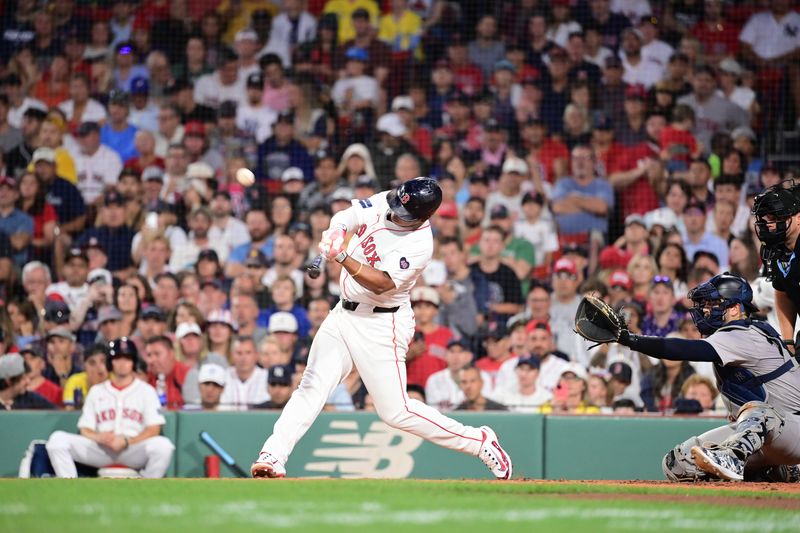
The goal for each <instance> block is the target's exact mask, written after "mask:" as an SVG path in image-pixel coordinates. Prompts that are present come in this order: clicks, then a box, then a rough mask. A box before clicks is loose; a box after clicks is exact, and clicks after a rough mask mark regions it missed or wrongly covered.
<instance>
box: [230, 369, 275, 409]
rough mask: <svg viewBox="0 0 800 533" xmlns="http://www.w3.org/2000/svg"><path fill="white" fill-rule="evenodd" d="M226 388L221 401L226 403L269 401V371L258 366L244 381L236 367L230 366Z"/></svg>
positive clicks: (254, 403) (252, 403)
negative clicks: (237, 372)
mask: <svg viewBox="0 0 800 533" xmlns="http://www.w3.org/2000/svg"><path fill="white" fill-rule="evenodd" d="M226 372H227V374H228V377H227V381H226V382H225V389H224V390H223V391H222V396H220V399H219V403H221V404H225V405H240V406H241V405H256V404H259V403H264V402H267V401H269V392H267V371H266V370H264V369H263V368H261V367H256V368H255V369H254V370H253V373H252V374H251V375H250V377H249V378H247V379H246V380H244V381H242V380H241V379H239V376H237V375H236V369H235V368H233V367H228V369H227V370H226Z"/></svg>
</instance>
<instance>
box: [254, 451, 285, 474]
mask: <svg viewBox="0 0 800 533" xmlns="http://www.w3.org/2000/svg"><path fill="white" fill-rule="evenodd" d="M250 475H251V476H253V477H254V478H278V477H286V467H284V466H283V464H282V463H281V462H280V461H278V459H276V458H275V456H274V455H272V454H271V453H269V452H261V453H260V454H258V459H256V462H255V463H253V465H252V466H251V467H250Z"/></svg>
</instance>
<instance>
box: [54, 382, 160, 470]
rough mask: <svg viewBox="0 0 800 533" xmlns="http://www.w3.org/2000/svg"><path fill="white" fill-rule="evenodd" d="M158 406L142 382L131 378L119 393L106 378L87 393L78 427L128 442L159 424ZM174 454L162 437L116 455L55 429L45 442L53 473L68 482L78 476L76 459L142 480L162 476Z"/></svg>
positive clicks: (154, 394)
mask: <svg viewBox="0 0 800 533" xmlns="http://www.w3.org/2000/svg"><path fill="white" fill-rule="evenodd" d="M160 408H161V403H160V402H159V400H158V395H157V394H156V391H155V389H154V388H153V387H151V386H150V385H148V384H147V383H145V382H143V381H140V380H138V379H135V380H133V383H131V384H130V385H128V386H127V387H125V388H124V389H118V388H116V387H115V386H114V385H113V384H112V383H111V380H106V381H105V382H103V383H100V384H98V385H95V386H94V387H92V388H91V389H90V390H89V394H87V395H86V402H85V403H84V406H83V411H82V412H81V417H80V419H79V420H78V428H79V429H81V428H86V429H90V430H93V431H97V432H99V433H105V432H113V433H115V434H116V435H120V436H123V437H127V438H132V437H135V436H137V435H139V434H140V433H141V432H142V431H144V429H145V428H147V427H149V426H163V425H164V423H165V422H166V421H165V419H164V416H163V415H162V414H161V413H160V411H159V409H160ZM174 450H175V446H174V445H173V444H172V442H170V440H169V439H168V438H166V437H163V436H156V437H151V438H149V439H146V440H143V441H141V442H137V443H135V444H131V445H130V446H129V447H128V448H127V449H125V450H122V451H120V452H114V451H112V450H111V449H110V448H107V447H105V446H101V445H100V444H98V443H97V442H95V441H93V440H92V439H89V438H87V437H84V436H83V435H75V434H73V433H67V432H65V431H56V432H55V433H53V434H52V435H51V436H50V438H49V439H48V441H47V453H48V455H49V456H50V462H51V463H52V465H53V469H54V470H55V472H56V475H57V476H58V477H68V478H72V477H77V475H78V473H77V471H76V469H75V462H76V461H77V462H79V463H83V464H86V465H89V466H94V467H98V468H100V467H103V466H109V465H112V464H113V465H125V466H128V467H130V468H133V469H135V470H139V471H140V473H141V475H142V476H143V477H148V478H160V477H164V473H165V472H166V471H167V468H168V467H169V462H170V460H171V458H172V452H173V451H174Z"/></svg>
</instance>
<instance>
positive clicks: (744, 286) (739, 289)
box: [689, 272, 758, 335]
mask: <svg viewBox="0 0 800 533" xmlns="http://www.w3.org/2000/svg"><path fill="white" fill-rule="evenodd" d="M689 299H691V300H692V302H693V303H694V306H693V307H692V309H691V310H690V312H691V315H692V320H693V321H694V323H695V325H696V326H697V329H698V330H699V331H700V333H701V334H703V335H711V334H712V333H714V332H715V331H717V330H718V329H719V328H721V327H722V326H723V324H724V323H725V320H724V315H725V310H726V309H728V308H729V307H732V306H734V305H741V306H742V307H743V308H744V310H745V311H746V312H747V313H754V312H756V311H758V308H757V307H756V306H755V305H753V289H752V288H751V287H750V284H749V283H747V280H745V279H744V278H741V277H739V276H734V275H733V274H730V273H728V272H725V273H724V274H718V275H716V276H714V277H713V278H711V279H710V280H708V281H706V282H705V283H701V284H700V285H698V286H697V287H695V288H694V289H692V290H691V291H689Z"/></svg>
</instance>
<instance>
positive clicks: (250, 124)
mask: <svg viewBox="0 0 800 533" xmlns="http://www.w3.org/2000/svg"><path fill="white" fill-rule="evenodd" d="M246 90H247V98H246V100H245V101H244V102H242V103H241V104H239V106H238V107H237V108H236V127H237V128H239V129H240V130H242V131H244V132H246V133H248V134H250V135H252V136H253V137H255V139H256V141H257V142H258V143H259V144H261V143H263V142H264V141H266V140H267V138H269V136H270V135H272V124H273V123H274V122H275V120H277V118H278V114H277V113H275V111H274V110H273V109H272V108H270V107H268V106H266V105H264V104H263V103H262V98H263V97H264V76H262V75H261V73H260V72H253V73H251V74H250V75H248V76H247V83H246Z"/></svg>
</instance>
